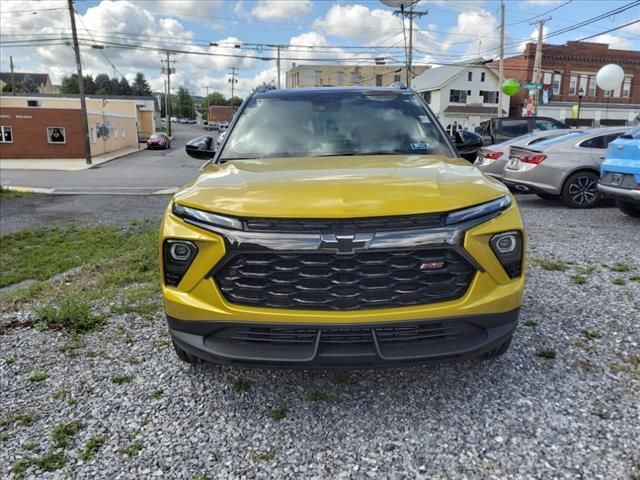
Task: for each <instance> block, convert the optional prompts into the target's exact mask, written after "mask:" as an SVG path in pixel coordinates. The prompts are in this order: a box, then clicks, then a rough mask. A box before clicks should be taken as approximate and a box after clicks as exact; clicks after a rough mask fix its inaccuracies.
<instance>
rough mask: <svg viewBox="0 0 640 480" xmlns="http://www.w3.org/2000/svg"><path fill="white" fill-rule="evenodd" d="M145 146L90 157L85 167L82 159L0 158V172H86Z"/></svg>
mask: <svg viewBox="0 0 640 480" xmlns="http://www.w3.org/2000/svg"><path fill="white" fill-rule="evenodd" d="M145 148H146V144H145V145H144V146H143V144H140V145H139V146H138V148H136V147H128V148H123V149H121V150H116V151H114V152H110V153H107V154H106V155H102V154H99V155H95V156H94V157H92V159H91V160H92V164H91V165H87V164H86V162H85V159H84V158H52V159H42V158H33V159H30V158H21V159H4V158H0V170H65V171H69V172H71V171H78V170H87V169H89V168H93V167H95V166H96V165H100V164H101V163H105V162H109V161H111V160H114V159H116V158H120V157H124V156H125V155H129V154H131V153H135V152H138V151H140V150H144V149H145Z"/></svg>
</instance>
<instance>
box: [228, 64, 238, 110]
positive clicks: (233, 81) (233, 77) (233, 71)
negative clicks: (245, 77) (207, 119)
mask: <svg viewBox="0 0 640 480" xmlns="http://www.w3.org/2000/svg"><path fill="white" fill-rule="evenodd" d="M229 70H231V72H230V73H229V74H230V75H231V78H229V79H228V81H229V83H231V101H233V97H234V93H233V92H234V91H235V86H236V83H238V79H237V78H236V75H238V74H237V72H236V70H238V68H237V67H231V68H230V69H229ZM232 107H233V112H234V113H235V111H236V107H235V106H234V105H232Z"/></svg>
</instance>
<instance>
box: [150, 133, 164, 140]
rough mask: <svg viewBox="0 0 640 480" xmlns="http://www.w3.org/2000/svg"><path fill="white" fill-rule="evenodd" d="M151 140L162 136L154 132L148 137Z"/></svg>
mask: <svg viewBox="0 0 640 480" xmlns="http://www.w3.org/2000/svg"><path fill="white" fill-rule="evenodd" d="M149 138H150V139H151V140H160V139H161V138H162V135H160V134H159V133H154V134H153V135H151V136H150V137H149Z"/></svg>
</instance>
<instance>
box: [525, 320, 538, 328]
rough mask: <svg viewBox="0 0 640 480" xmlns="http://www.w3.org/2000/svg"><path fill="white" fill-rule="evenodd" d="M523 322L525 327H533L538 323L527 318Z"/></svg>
mask: <svg viewBox="0 0 640 480" xmlns="http://www.w3.org/2000/svg"><path fill="white" fill-rule="evenodd" d="M524 324H525V325H526V326H527V327H535V326H536V325H538V322H536V321H535V320H527V321H526V322H524Z"/></svg>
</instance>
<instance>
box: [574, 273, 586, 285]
mask: <svg viewBox="0 0 640 480" xmlns="http://www.w3.org/2000/svg"><path fill="white" fill-rule="evenodd" d="M571 281H572V282H573V283H574V284H575V285H584V284H585V283H587V277H585V276H584V275H574V276H573V277H571Z"/></svg>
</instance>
